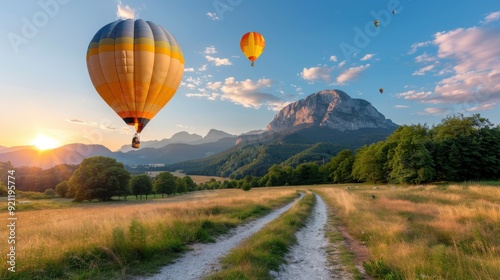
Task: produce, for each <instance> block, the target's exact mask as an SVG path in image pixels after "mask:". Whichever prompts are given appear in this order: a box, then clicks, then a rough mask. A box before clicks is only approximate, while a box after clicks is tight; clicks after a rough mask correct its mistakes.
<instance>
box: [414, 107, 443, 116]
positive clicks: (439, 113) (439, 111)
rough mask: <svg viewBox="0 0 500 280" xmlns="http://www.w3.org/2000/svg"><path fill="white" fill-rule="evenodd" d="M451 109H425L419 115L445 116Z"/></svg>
mask: <svg viewBox="0 0 500 280" xmlns="http://www.w3.org/2000/svg"><path fill="white" fill-rule="evenodd" d="M449 111H450V109H448V108H425V110H424V112H419V113H417V114H418V115H431V116H444V115H446V114H447V113H448V112H449Z"/></svg>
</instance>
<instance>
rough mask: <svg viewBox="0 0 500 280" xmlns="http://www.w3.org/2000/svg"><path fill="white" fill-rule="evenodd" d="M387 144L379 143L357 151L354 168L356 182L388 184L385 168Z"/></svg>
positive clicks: (353, 173) (353, 174)
mask: <svg viewBox="0 0 500 280" xmlns="http://www.w3.org/2000/svg"><path fill="white" fill-rule="evenodd" d="M385 146H386V144H385V143H384V142H382V141H381V142H378V143H374V144H371V145H369V146H363V147H361V148H359V149H358V150H357V151H356V155H355V156H354V163H353V166H352V177H353V179H354V180H357V181H361V182H370V183H383V182H386V181H387V179H386V174H385V173H386V172H385V166H386V163H387V154H386V152H387V149H384V147H385Z"/></svg>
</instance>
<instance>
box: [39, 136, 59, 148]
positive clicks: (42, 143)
mask: <svg viewBox="0 0 500 280" xmlns="http://www.w3.org/2000/svg"><path fill="white" fill-rule="evenodd" d="M33 145H35V147H37V149H39V150H41V151H43V150H49V149H54V148H57V147H58V146H59V141H57V140H56V139H54V138H51V137H48V136H45V135H38V136H37V137H36V138H35V140H33Z"/></svg>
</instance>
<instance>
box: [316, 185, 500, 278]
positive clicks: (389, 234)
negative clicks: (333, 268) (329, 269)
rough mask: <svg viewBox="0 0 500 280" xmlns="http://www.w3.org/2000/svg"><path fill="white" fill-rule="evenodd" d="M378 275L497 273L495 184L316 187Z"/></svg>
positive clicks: (499, 208)
mask: <svg viewBox="0 0 500 280" xmlns="http://www.w3.org/2000/svg"><path fill="white" fill-rule="evenodd" d="M319 191H320V192H321V193H323V195H324V196H325V197H326V198H327V200H328V201H329V203H330V204H331V205H333V207H334V208H335V213H336V214H337V215H338V218H339V219H340V221H341V223H342V224H343V225H345V226H346V227H347V229H348V231H349V233H350V234H351V235H352V236H354V238H355V239H356V240H358V241H359V242H361V243H362V244H365V245H366V246H367V247H368V250H369V260H366V261H365V264H364V269H365V270H366V271H367V272H368V273H369V274H371V275H372V276H375V277H378V278H381V279H464V280H466V279H467V280H469V279H500V187H488V186H468V187H464V186H433V185H426V186H410V187H400V186H397V187H394V186H379V187H372V186H358V187H356V186H354V185H351V186H347V185H344V186H342V188H339V187H335V188H321V189H319Z"/></svg>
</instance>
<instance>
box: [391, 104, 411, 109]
mask: <svg viewBox="0 0 500 280" xmlns="http://www.w3.org/2000/svg"><path fill="white" fill-rule="evenodd" d="M409 107H410V106H408V105H394V108H396V109H406V108H409Z"/></svg>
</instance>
